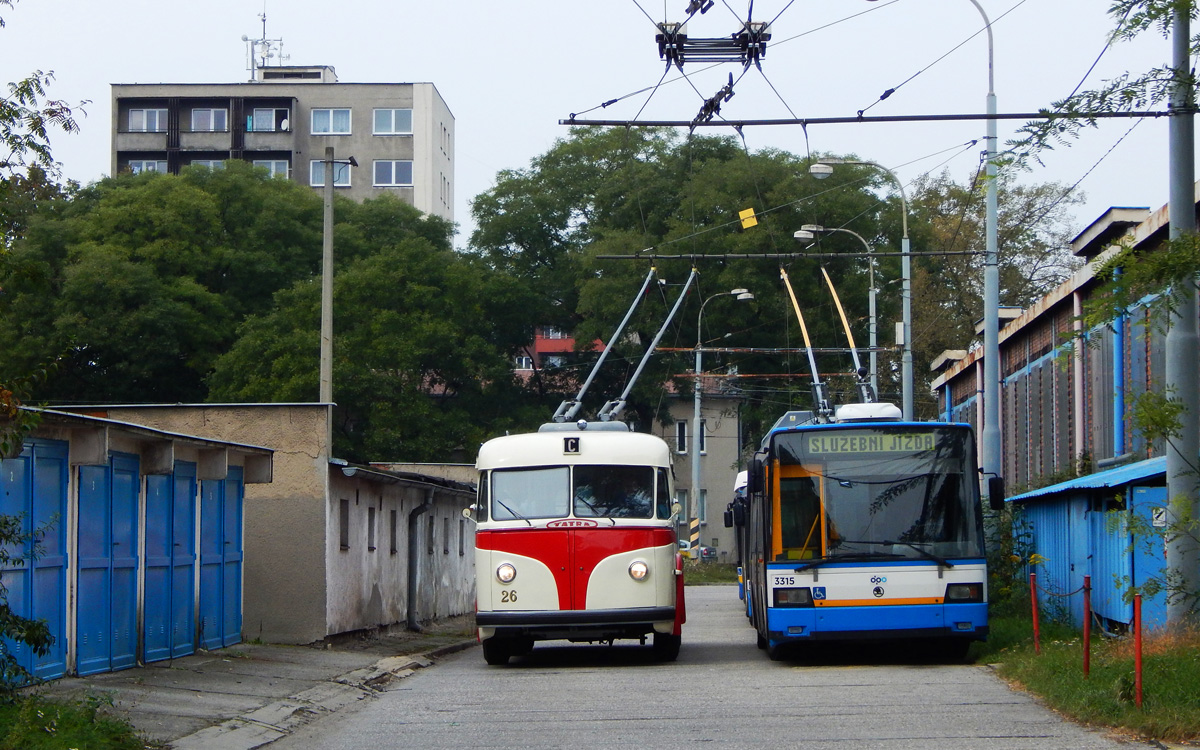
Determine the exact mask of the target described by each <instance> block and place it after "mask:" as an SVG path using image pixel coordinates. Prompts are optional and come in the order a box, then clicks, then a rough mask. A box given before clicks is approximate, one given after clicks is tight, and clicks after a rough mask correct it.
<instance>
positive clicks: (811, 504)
mask: <svg viewBox="0 0 1200 750" xmlns="http://www.w3.org/2000/svg"><path fill="white" fill-rule="evenodd" d="M812 417H813V415H812V414H811V413H810V412H789V413H787V414H785V415H784V416H783V417H782V418H781V419H780V420H779V422H777V423H776V425H775V426H774V427H773V428H772V429H771V430H770V432H769V433H768V434H767V436H766V437H765V438H764V439H763V442H762V448H761V450H760V451H759V452H758V453H757V454H755V457H754V459H753V461H752V462H751V467H750V469H749V474H748V477H747V481H748V493H747V500H748V505H747V509H746V513H745V517H744V522H745V524H746V529H745V533H746V539H747V547H748V549H747V553H746V558H745V559H743V561H742V564H743V566H744V571H745V577H746V591H745V595H746V597H747V599H748V604H747V606H748V613H749V616H750V620H751V622H752V623H753V625H754V627H755V629H756V630H757V631H758V646H759V648H765V649H766V650H767V653H768V655H769V656H770V657H771V658H772V659H779V658H781V657H782V656H783V655H784V654H785V652H786V649H787V647H789V646H791V645H797V644H805V643H812V642H815V641H822V640H829V639H855V640H891V639H925V640H929V641H932V642H935V643H937V644H939V645H940V647H941V649H942V653H943V654H944V655H945V656H947V657H949V658H962V656H964V655H965V654H966V650H967V648H968V646H969V645H970V643H971V641H973V640H983V639H985V638H986V636H987V632H988V624H987V623H988V621H987V571H986V566H985V562H984V534H983V514H982V509H981V506H980V491H979V482H978V476H979V474H978V468H977V464H976V458H975V440H974V436H973V433H972V429H971V427H970V426H969V425H965V424H947V423H934V422H904V421H901V419H900V410H899V409H897V408H896V407H895V406H893V405H891V404H882V403H864V404H849V405H846V406H843V407H841V408H840V409H838V410H837V412H836V414H835V416H834V418H833V419H832V421H831V420H829V419H820V420H819V419H813V418H812Z"/></svg>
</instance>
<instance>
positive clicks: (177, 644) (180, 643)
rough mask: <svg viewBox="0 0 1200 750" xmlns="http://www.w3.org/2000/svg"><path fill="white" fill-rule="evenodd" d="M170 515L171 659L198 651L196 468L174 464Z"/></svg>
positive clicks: (190, 465)
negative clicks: (172, 501)
mask: <svg viewBox="0 0 1200 750" xmlns="http://www.w3.org/2000/svg"><path fill="white" fill-rule="evenodd" d="M173 500H174V503H173V508H172V512H171V541H172V545H173V546H172V555H171V656H172V657H173V658H178V657H180V656H187V655H188V654H191V653H194V652H195V651H196V579H195V573H196V465H195V464H193V463H185V462H182V461H179V462H176V464H175V492H174V498H173Z"/></svg>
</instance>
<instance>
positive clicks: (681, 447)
mask: <svg viewBox="0 0 1200 750" xmlns="http://www.w3.org/2000/svg"><path fill="white" fill-rule="evenodd" d="M675 452H676V453H678V454H680V455H683V454H685V453H687V420H684V419H681V420H679V421H677V422H676V423H675Z"/></svg>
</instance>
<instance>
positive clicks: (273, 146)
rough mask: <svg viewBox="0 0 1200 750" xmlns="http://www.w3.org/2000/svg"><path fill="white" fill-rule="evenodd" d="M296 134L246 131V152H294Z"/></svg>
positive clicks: (272, 131)
mask: <svg viewBox="0 0 1200 750" xmlns="http://www.w3.org/2000/svg"><path fill="white" fill-rule="evenodd" d="M295 140H296V133H295V132H294V131H291V130H248V131H246V150H247V151H295V148H294V144H295Z"/></svg>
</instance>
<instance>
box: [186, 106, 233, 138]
mask: <svg viewBox="0 0 1200 750" xmlns="http://www.w3.org/2000/svg"><path fill="white" fill-rule="evenodd" d="M203 113H207V116H208V125H209V127H207V128H204V127H200V128H198V127H196V118H197V117H198V116H201V115H202V114H203ZM218 120H220V123H218V122H217V121H218ZM218 125H220V127H218ZM192 132H193V133H227V132H229V110H228V109H227V108H225V107H193V108H192Z"/></svg>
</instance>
